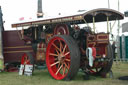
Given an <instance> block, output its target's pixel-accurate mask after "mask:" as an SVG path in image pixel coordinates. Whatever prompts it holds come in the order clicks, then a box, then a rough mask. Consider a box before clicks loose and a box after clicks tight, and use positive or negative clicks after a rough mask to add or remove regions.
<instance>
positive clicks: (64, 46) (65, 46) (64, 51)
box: [63, 45, 67, 53]
mask: <svg viewBox="0 0 128 85" xmlns="http://www.w3.org/2000/svg"><path fill="white" fill-rule="evenodd" d="M66 47H67V45H65V46H64V49H63V53H64V52H65V49H66Z"/></svg>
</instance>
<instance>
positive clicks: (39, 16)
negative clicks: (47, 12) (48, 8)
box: [37, 0, 44, 18]
mask: <svg viewBox="0 0 128 85" xmlns="http://www.w3.org/2000/svg"><path fill="white" fill-rule="evenodd" d="M37 9H38V11H37V18H43V15H44V14H43V12H42V0H38V8H37Z"/></svg>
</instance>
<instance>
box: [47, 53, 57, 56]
mask: <svg viewBox="0 0 128 85" xmlns="http://www.w3.org/2000/svg"><path fill="white" fill-rule="evenodd" d="M49 55H52V56H58V55H57V54H54V53H50V54H49Z"/></svg>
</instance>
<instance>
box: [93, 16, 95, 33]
mask: <svg viewBox="0 0 128 85" xmlns="http://www.w3.org/2000/svg"><path fill="white" fill-rule="evenodd" d="M93 31H94V33H95V16H93Z"/></svg>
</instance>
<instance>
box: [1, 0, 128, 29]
mask: <svg viewBox="0 0 128 85" xmlns="http://www.w3.org/2000/svg"><path fill="white" fill-rule="evenodd" d="M37 1H38V0H0V5H1V7H2V12H3V19H4V21H5V24H4V27H5V29H12V28H11V24H12V23H14V22H17V21H19V18H21V17H24V18H25V20H28V19H29V18H32V19H34V18H36V14H37ZM109 1H110V8H111V9H115V10H118V0H109ZM42 5H43V12H44V14H45V17H46V16H56V15H58V13H61V14H62V15H65V14H73V13H74V12H77V11H78V10H91V9H96V8H108V0H42ZM126 10H128V0H120V12H122V13H124V11H126ZM126 21H128V20H127V18H126V19H125V21H124V20H123V21H121V23H122V22H126ZM116 30H117V29H116ZM116 30H115V31H116Z"/></svg>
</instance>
